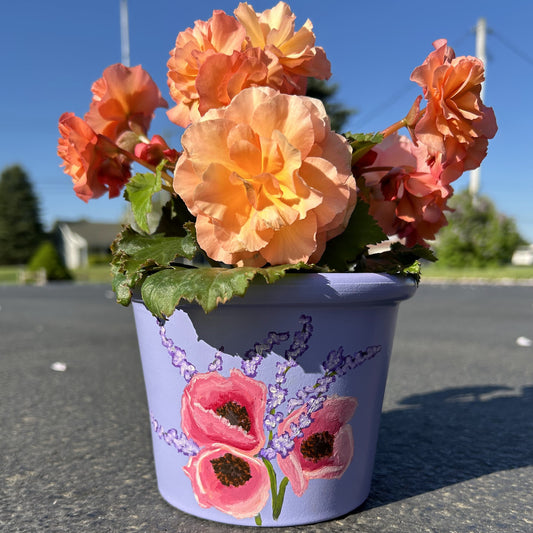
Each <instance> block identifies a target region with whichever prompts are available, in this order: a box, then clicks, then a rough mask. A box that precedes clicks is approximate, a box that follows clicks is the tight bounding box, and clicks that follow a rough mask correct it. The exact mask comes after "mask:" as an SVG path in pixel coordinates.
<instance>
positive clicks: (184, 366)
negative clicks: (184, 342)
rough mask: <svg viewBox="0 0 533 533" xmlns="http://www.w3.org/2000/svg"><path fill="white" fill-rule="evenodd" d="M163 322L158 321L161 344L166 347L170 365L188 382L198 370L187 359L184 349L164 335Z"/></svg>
mask: <svg viewBox="0 0 533 533" xmlns="http://www.w3.org/2000/svg"><path fill="white" fill-rule="evenodd" d="M163 324H164V323H163V322H160V323H159V336H160V337H161V344H162V345H163V346H164V347H165V348H166V350H167V352H168V354H169V355H170V358H171V360H172V365H173V366H175V367H176V368H177V369H178V370H179V371H180V374H181V375H182V377H183V379H184V380H185V381H186V382H187V383H189V381H191V379H192V377H193V376H194V375H195V374H196V373H197V372H198V370H196V367H195V366H194V365H193V364H192V363H191V362H189V361H188V360H187V354H186V353H185V350H183V349H182V348H180V347H179V346H176V345H175V344H174V342H173V341H172V339H169V338H168V337H167V336H166V330H165V326H164V325H163Z"/></svg>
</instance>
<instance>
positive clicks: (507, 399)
mask: <svg viewBox="0 0 533 533" xmlns="http://www.w3.org/2000/svg"><path fill="white" fill-rule="evenodd" d="M513 391H514V389H512V388H510V387H502V386H492V385H487V386H472V387H462V388H453V389H445V390H442V391H437V392H432V393H428V394H420V395H413V396H408V397H406V398H404V399H403V400H402V401H401V402H400V404H401V405H405V406H406V408H405V409H397V410H394V411H389V412H385V413H383V415H382V420H381V428H380V434H379V444H378V450H377V455H376V464H375V469H374V479H373V483H372V488H371V492H370V496H369V498H368V500H367V501H366V503H365V504H364V505H363V506H362V507H361V508H360V510H364V509H370V508H373V507H378V506H380V505H384V504H388V503H392V502H395V501H399V500H403V499H405V498H409V497H412V496H416V495H418V494H422V493H425V492H429V491H433V490H436V489H439V488H442V487H446V486H449V485H452V484H454V483H459V482H461V481H466V480H469V479H473V478H477V477H480V476H484V475H487V474H491V473H493V472H497V471H501V470H510V469H514V468H520V467H524V466H529V465H532V464H533V445H532V443H533V415H532V413H533V386H527V387H524V388H523V389H522V391H521V394H520V395H516V393H515V392H513Z"/></svg>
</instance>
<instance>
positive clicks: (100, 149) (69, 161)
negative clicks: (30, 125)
mask: <svg viewBox="0 0 533 533" xmlns="http://www.w3.org/2000/svg"><path fill="white" fill-rule="evenodd" d="M59 133H60V135H61V137H60V139H59V142H58V147H57V155H58V156H59V157H61V158H62V159H63V166H64V167H65V168H64V170H65V173H66V174H68V175H69V176H71V177H72V181H73V183H74V192H75V193H76V195H77V196H78V197H79V198H81V199H82V200H83V201H84V202H88V201H89V200H90V199H91V198H98V197H99V196H102V195H103V194H105V193H106V192H108V193H109V197H110V198H113V197H116V196H118V195H119V194H120V190H121V189H122V187H123V186H124V184H125V183H126V182H127V181H128V179H129V178H130V175H131V174H130V167H129V164H128V162H127V160H126V159H125V158H124V157H123V156H122V155H120V154H118V152H117V148H116V146H115V145H114V144H113V143H112V142H111V141H110V140H109V139H107V138H106V137H103V136H101V135H97V134H96V133H95V131H94V130H93V129H92V128H91V127H90V126H89V125H88V124H87V123H86V122H85V121H83V120H82V119H81V118H79V117H77V116H75V115H74V113H63V115H61V117H60V119H59Z"/></svg>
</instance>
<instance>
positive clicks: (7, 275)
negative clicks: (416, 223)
mask: <svg viewBox="0 0 533 533" xmlns="http://www.w3.org/2000/svg"><path fill="white" fill-rule="evenodd" d="M19 270H20V268H19V267H13V266H0V284H13V283H17V280H18V272H19ZM465 278H474V279H487V280H497V279H514V280H526V279H531V280H533V266H513V265H506V266H503V267H487V268H464V269H460V268H446V267H442V266H440V265H438V264H435V265H433V264H428V265H424V266H423V268H422V280H424V279H446V280H454V279H455V280H456V279H465ZM74 280H75V281H76V282H79V283H108V282H109V283H111V274H110V270H109V266H108V265H94V266H90V267H87V268H84V269H80V270H77V271H75V272H74Z"/></svg>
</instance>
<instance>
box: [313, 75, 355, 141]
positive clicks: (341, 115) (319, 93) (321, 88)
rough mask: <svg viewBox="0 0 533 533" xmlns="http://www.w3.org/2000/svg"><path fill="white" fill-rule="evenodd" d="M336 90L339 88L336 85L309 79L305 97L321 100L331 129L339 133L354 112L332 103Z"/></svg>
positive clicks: (337, 103)
mask: <svg viewBox="0 0 533 533" xmlns="http://www.w3.org/2000/svg"><path fill="white" fill-rule="evenodd" d="M338 89H339V86H338V85H337V84H328V83H327V82H326V81H324V80H317V79H316V78H309V79H308V81H307V92H306V96H310V97H311V98H318V99H319V100H322V102H323V104H324V107H325V108H326V113H327V114H328V116H329V119H330V122H331V129H332V130H334V131H337V132H339V133H341V132H342V128H343V127H344V124H346V121H347V120H348V119H349V118H350V116H351V115H353V114H354V113H355V110H353V109H348V108H346V107H344V106H343V105H342V104H340V103H339V102H334V101H332V98H333V97H334V96H335V93H336V92H337V91H338Z"/></svg>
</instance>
